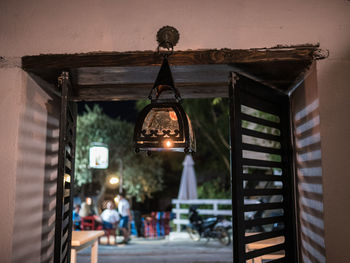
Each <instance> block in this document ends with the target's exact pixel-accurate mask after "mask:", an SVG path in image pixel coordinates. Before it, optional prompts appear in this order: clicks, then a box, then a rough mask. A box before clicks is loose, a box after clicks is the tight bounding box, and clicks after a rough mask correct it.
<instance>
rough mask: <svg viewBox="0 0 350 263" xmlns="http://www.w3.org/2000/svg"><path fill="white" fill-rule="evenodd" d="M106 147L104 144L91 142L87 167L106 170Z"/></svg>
mask: <svg viewBox="0 0 350 263" xmlns="http://www.w3.org/2000/svg"><path fill="white" fill-rule="evenodd" d="M108 153H109V151H108V146H107V145H106V144H104V143H98V142H93V143H91V145H90V149H89V166H90V168H95V169H107V168H108Z"/></svg>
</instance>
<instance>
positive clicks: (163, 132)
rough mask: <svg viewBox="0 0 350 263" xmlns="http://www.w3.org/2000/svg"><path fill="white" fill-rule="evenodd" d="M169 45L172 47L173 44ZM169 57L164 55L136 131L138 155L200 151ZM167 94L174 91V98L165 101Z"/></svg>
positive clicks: (135, 141) (135, 145) (135, 144)
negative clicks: (163, 95) (148, 102)
mask: <svg viewBox="0 0 350 263" xmlns="http://www.w3.org/2000/svg"><path fill="white" fill-rule="evenodd" d="M169 45H171V47H172V44H169ZM168 56H169V53H167V54H165V55H163V62H162V66H161V68H160V70H159V73H158V76H157V79H156V81H155V83H154V86H153V88H152V89H151V92H150V94H149V96H148V98H149V99H150V100H151V104H149V105H147V106H146V107H145V108H144V109H143V110H142V111H141V113H140V114H139V117H138V120H137V122H136V126H135V130H134V147H135V151H136V152H139V151H147V152H149V153H150V152H151V151H178V152H185V153H188V152H195V151H196V142H195V137H194V133H193V130H192V125H191V121H190V119H189V117H188V116H187V114H186V113H185V111H184V109H183V108H182V106H181V104H180V103H181V96H180V93H179V91H178V90H177V89H176V87H175V84H174V80H173V76H172V73H171V69H170V66H169V63H168V59H167V58H168ZM164 91H171V92H172V93H173V95H174V98H172V99H161V98H160V95H161V93H163V92H164ZM154 93H155V94H154ZM154 95H155V98H154Z"/></svg>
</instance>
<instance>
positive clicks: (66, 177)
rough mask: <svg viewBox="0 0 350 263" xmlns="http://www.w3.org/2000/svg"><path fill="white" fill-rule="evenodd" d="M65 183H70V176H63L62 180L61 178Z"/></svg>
mask: <svg viewBox="0 0 350 263" xmlns="http://www.w3.org/2000/svg"><path fill="white" fill-rule="evenodd" d="M63 180H64V182H65V183H70V175H69V174H64V178H63Z"/></svg>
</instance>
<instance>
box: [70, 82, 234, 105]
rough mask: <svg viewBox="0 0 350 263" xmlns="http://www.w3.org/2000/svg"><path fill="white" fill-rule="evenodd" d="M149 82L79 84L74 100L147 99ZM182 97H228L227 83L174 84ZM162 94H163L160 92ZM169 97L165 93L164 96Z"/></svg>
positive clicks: (151, 85) (149, 88) (149, 87)
mask: <svg viewBox="0 0 350 263" xmlns="http://www.w3.org/2000/svg"><path fill="white" fill-rule="evenodd" d="M152 87H153V84H151V83H144V84H141V83H138V84H110V85H79V86H78V87H77V94H76V96H75V97H74V98H73V100H75V101H81V100H83V101H109V100H138V99H147V97H148V94H149V92H150V90H151V88H152ZM176 87H177V88H178V89H179V91H180V94H181V97H182V98H186V99H188V98H215V97H224V98H226V97H228V88H227V83H181V84H178V85H177V86H176ZM162 95H163V94H162ZM166 97H169V96H166V95H165V98H166Z"/></svg>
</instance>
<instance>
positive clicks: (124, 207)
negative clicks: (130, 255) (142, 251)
mask: <svg viewBox="0 0 350 263" xmlns="http://www.w3.org/2000/svg"><path fill="white" fill-rule="evenodd" d="M119 198H120V200H119V204H118V211H119V214H120V215H121V219H120V223H119V227H120V229H121V230H122V232H123V236H124V243H125V244H126V243H128V241H129V240H130V238H129V220H130V221H131V220H132V217H131V213H130V205H129V202H128V200H126V199H125V195H124V194H120V195H119Z"/></svg>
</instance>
